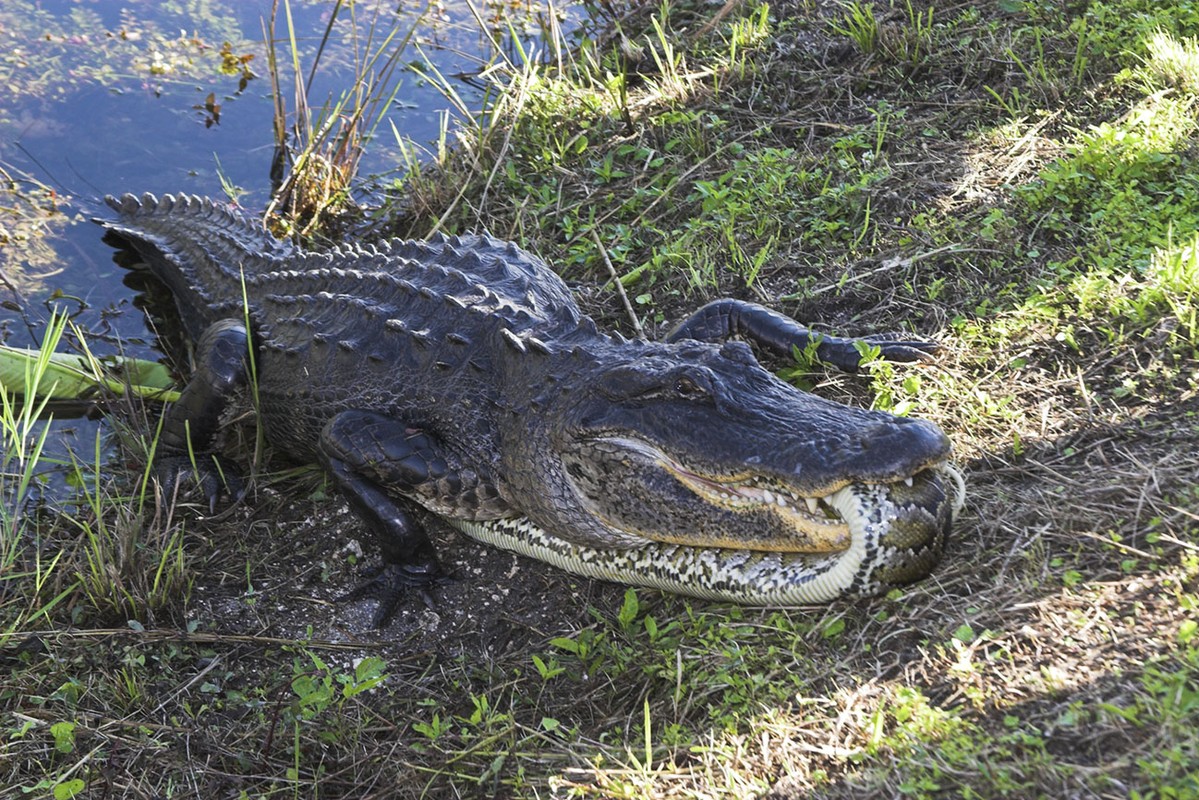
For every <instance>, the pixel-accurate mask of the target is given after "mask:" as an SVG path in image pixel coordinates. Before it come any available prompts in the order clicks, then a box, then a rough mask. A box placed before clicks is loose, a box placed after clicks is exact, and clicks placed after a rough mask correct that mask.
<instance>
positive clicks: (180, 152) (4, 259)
mask: <svg viewBox="0 0 1199 800" xmlns="http://www.w3.org/2000/svg"><path fill="white" fill-rule="evenodd" d="M518 8H519V9H520V10H519V11H517V12H512V11H511V9H512V6H509V5H507V4H501V5H500V6H495V7H490V6H484V7H483V11H482V12H481V13H482V14H483V15H484V16H485V17H486V16H488V15H491V16H493V17H495V18H496V19H498V18H499V15H500V14H506V15H507V16H508V18H510V19H512V21H513V23H514V27H513V29H514V30H518V31H524V32H527V33H528V35H529V37H530V39H527V40H526V41H525V42H524V44H525V45H528V44H529V43H530V41H531V37H533V36H534V35H535V32H536V30H537V18H538V13H539V12H538V11H537V10H536V9H535V8H533V7H532V6H524V5H519V6H518ZM335 9H336V10H337V14H336V17H334V11H335ZM496 9H499V10H496ZM505 9H507V10H505ZM286 10H287V9H285V8H284V4H283V3H282V2H280V3H279V5H278V15H277V20H276V23H275V27H274V36H275V37H276V39H277V45H276V52H277V54H278V58H279V60H280V62H281V63H282V64H284V65H286V68H285V69H283V70H282V76H283V81H284V84H283V85H284V87H285V88H284V92H283V94H284V96H285V97H286V98H287V100H288V109H289V111H290V110H291V109H292V108H293V107H294V106H293V103H292V92H291V88H290V87H291V83H292V82H293V78H292V71H291V64H292V52H291V50H292V48H291V43H290V40H289V35H288V24H287V17H286V13H285V12H286ZM289 10H290V16H291V23H292V29H293V30H294V32H295V42H296V44H297V49H298V55H299V60H300V63H301V70H302V71H304V72H306V71H307V70H308V66H309V65H310V64H311V63H312V61H313V59H314V57H315V56H316V53H317V50H318V47H319V46H320V44H321V42H322V37H323V35H324V34H325V31H326V28H327V27H329V23H330V19H331V18H333V20H334V24H333V26H332V28H331V34H330V36H329V39H328V43H327V45H326V46H325V48H324V50H323V52H322V53H321V59H320V67H321V68H320V71H319V72H318V73H317V75H316V78H315V80H314V81H313V84H312V86H311V89H310V91H309V94H308V98H309V104H310V105H311V106H313V107H319V106H320V105H321V104H322V103H324V102H325V101H326V100H328V99H329V98H334V99H336V97H337V96H338V95H340V94H341V93H342V92H344V91H345V90H347V89H348V88H349V87H351V86H352V85H353V75H354V69H353V65H354V49H355V47H356V46H357V47H358V48H359V49H360V50H366V49H368V48H367V45H368V43H369V40H368V36H369V35H370V31H371V30H372V24H373V30H374V39H373V47H375V48H376V49H377V48H378V43H379V42H380V41H381V40H383V39H384V37H385V36H386V35H387V34H389V33H391V32H392V31H393V28H394V30H395V31H396V38H395V40H394V42H396V43H399V42H402V41H404V40H405V38H406V36H407V34H408V33H409V32H411V34H412V35H411V38H410V39H409V40H408V41H407V43H406V49H405V50H404V52H403V54H402V56H401V57H400V59H399V60H400V63H401V64H404V65H408V64H414V63H415V64H419V65H422V66H423V68H424V70H425V72H426V74H429V65H432V67H434V68H435V69H436V70H437V71H439V72H440V73H441V74H442V75H445V76H459V75H464V74H467V75H469V74H473V73H475V72H477V71H478V70H479V69H480V67H481V66H482V65H484V64H486V62H487V61H488V60H490V59H491V58H492V53H491V52H490V50H491V45H490V43H489V42H490V40H489V38H488V37H487V36H485V35H483V33H482V32H481V30H480V26H479V24H478V22H477V21H476V20H475V18H474V16H473V15H472V14H471V13H470V11H469V7H468V6H467V5H466V4H465V3H464V2H462V0H454V1H453V2H450V3H444V4H432V5H429V6H413V7H411V8H409V7H408V6H407V5H406V4H405V3H399V4H398V9H397V3H395V2H390V3H377V2H363V1H362V0H359V2H356V3H354V4H353V5H352V6H351V7H349V8H347V7H344V6H340V7H339V6H338V4H337V3H335V2H332V0H325V1H324V2H317V1H315V0H291V2H290V4H289ZM271 12H272V3H271V2H270V0H170V1H169V2H161V0H42V1H41V2H5V3H3V4H2V5H0V170H2V171H3V174H0V179H3V180H2V181H0V182H2V183H3V184H4V186H2V187H0V271H2V272H0V277H2V278H3V280H2V281H0V301H3V302H4V303H5V307H4V308H0V341H4V342H5V343H7V344H10V345H16V346H28V345H30V344H33V343H34V342H35V339H36V336H37V335H39V332H38V331H36V330H32V331H31V330H30V329H29V328H30V325H29V324H28V322H27V320H26V319H24V318H23V316H22V314H20V313H18V311H17V308H18V306H23V307H24V308H25V309H27V311H28V317H29V320H30V321H32V322H33V323H34V325H35V326H36V323H37V322H38V321H40V320H41V319H44V317H45V312H46V305H47V302H46V300H47V298H48V297H50V295H51V293H52V292H58V293H60V294H62V295H66V296H67V297H68V298H75V299H71V300H63V301H57V302H59V303H60V304H61V305H62V306H63V307H64V308H65V309H66V310H67V311H68V312H76V311H80V310H81V309H82V311H81V313H80V314H79V316H78V320H79V322H81V323H82V324H83V325H84V326H85V327H86V328H88V329H92V330H95V331H99V332H101V333H104V332H109V333H111V335H112V337H113V341H112V342H110V344H115V338H116V337H118V336H119V337H120V339H121V341H122V343H124V344H126V345H130V344H131V345H132V347H133V350H134V351H135V352H137V351H138V350H139V348H140V347H141V343H142V342H145V341H148V338H149V337H148V336H147V335H146V331H145V327H144V323H143V321H142V316H141V314H140V313H138V312H136V311H133V312H128V311H126V312H125V313H113V312H114V311H117V310H120V309H128V307H129V303H130V300H131V297H132V294H133V293H132V292H131V291H130V290H129V289H127V288H126V287H125V286H124V285H123V284H122V280H121V279H122V276H123V273H124V271H123V270H121V269H120V268H118V267H117V266H116V265H115V264H113V263H112V249H111V248H109V247H107V246H106V245H104V244H103V243H102V242H101V240H100V230H99V228H97V227H96V226H95V225H92V224H91V223H90V222H88V219H89V218H90V217H92V216H94V215H96V214H98V213H102V211H103V210H104V207H103V203H102V202H101V200H100V198H102V197H103V196H104V195H105V194H121V193H123V192H135V193H141V192H145V191H150V192H155V193H159V194H161V193H165V192H173V193H179V192H187V193H195V194H201V195H211V196H221V195H222V194H223V193H225V192H226V188H227V187H235V192H236V194H237V195H238V201H239V202H240V203H241V204H242V205H243V206H245V207H246V208H248V209H251V210H260V209H262V208H263V207H264V206H265V205H266V203H267V202H268V201H269V195H270V191H271V180H270V170H271V164H272V159H273V156H274V148H273V133H272V130H273V129H272V113H273V106H272V101H271V82H270V80H269V77H268V58H267V51H268V48H267V45H266V43H265V41H264V38H265V37H264V31H265V30H267V28H268V26H269V24H270V19H271ZM500 30H504V31H507V30H509V28H508V26H507V23H506V22H505V23H504V24H503V25H502V27H501V28H500ZM499 38H500V37H497V39H499ZM501 42H503V40H502V39H501ZM506 44H507V46H509V47H510V46H511V43H510V42H508V43H506ZM395 46H398V45H396V44H393V45H392V47H395ZM501 46H504V43H502V44H501ZM451 80H452V79H451ZM396 81H397V83H398V87H399V88H398V91H397V93H396V100H395V103H394V104H393V105H392V106H391V108H390V109H389V111H388V112H387V113H386V115H385V116H384V118H383V119H382V123H381V124H380V125H379V126H378V127H377V129H376V130H377V133H378V135H377V136H376V137H375V138H374V139H373V140H372V141H371V142H370V143H369V144H368V146H367V148H366V156H365V158H364V160H363V164H362V168H361V173H362V174H371V175H379V176H382V177H381V180H384V181H385V180H386V179H387V175H388V173H391V174H393V175H394V174H395V172H396V170H397V169H398V167H399V165H400V164H401V163H402V159H401V157H400V149H399V145H398V144H397V141H396V138H397V137H396V133H398V135H399V136H400V137H402V138H404V139H407V140H409V141H411V142H412V143H415V145H416V146H417V148H421V147H425V146H429V145H430V143H431V142H434V141H435V140H436V139H437V138H438V136H439V134H440V131H441V127H442V125H443V118H444V116H445V115H446V114H447V113H449V108H450V103H449V102H448V101H447V100H446V98H445V96H444V95H443V94H442V92H441V91H439V90H438V88H437V87H436V86H434V85H433V84H432V83H431V82H429V81H426V80H423V79H421V77H420V76H419V75H418V74H417V73H415V72H413V71H406V70H401V71H397V73H396ZM452 83H453V86H454V89H455V91H457V92H458V93H459V95H460V96H461V97H462V99H463V100H464V101H465V103H466V104H467V105H468V106H478V105H480V104H481V103H482V96H481V90H480V89H478V88H476V87H474V86H472V85H471V84H470V83H469V82H466V81H462V80H452ZM214 106H219V116H218V114H214ZM393 128H394V131H395V133H393ZM100 338H101V341H103V340H104V339H105V338H106V337H104V336H101V337H100ZM97 349H98V350H100V351H102V352H110V351H111V348H108V347H105V346H104V345H103V344H99V345H98V346H97Z"/></svg>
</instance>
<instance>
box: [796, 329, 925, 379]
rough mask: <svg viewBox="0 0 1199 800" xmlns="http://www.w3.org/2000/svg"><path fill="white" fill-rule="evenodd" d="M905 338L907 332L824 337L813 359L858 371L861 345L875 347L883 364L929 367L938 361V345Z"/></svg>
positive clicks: (838, 367) (860, 363) (850, 370)
mask: <svg viewBox="0 0 1199 800" xmlns="http://www.w3.org/2000/svg"><path fill="white" fill-rule="evenodd" d="M907 336H908V334H906V333H876V334H871V335H870V336H862V337H860V338H857V339H847V338H841V337H839V336H826V337H824V338H823V339H822V340H821V341H820V344H818V345H817V347H816V356H817V358H819V359H820V360H821V361H822V362H824V363H826V364H831V365H832V366H834V367H836V368H837V369H840V370H843V371H845V372H857V371H858V369H859V368H860V367H861V365H862V354H861V352H859V350H858V343H859V342H860V343H861V344H864V345H866V346H868V347H877V348H878V349H879V355H878V357H879V358H880V359H881V360H883V361H896V362H908V363H910V362H921V363H924V364H931V363H932V362H934V361H936V360H937V359H936V355H935V354H936V353H937V352H938V351H939V350H940V349H941V345H940V344H938V343H936V342H925V341H920V340H918V339H908V338H907Z"/></svg>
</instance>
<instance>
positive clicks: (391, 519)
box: [320, 410, 478, 627]
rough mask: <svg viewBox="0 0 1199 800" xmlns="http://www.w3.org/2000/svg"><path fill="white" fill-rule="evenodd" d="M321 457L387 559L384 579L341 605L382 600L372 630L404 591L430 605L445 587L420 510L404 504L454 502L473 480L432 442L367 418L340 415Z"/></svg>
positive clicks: (324, 439) (385, 420) (324, 437)
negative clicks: (431, 592)
mask: <svg viewBox="0 0 1199 800" xmlns="http://www.w3.org/2000/svg"><path fill="white" fill-rule="evenodd" d="M320 449H321V459H322V461H323V463H324V464H325V466H326V467H327V468H328V470H329V472H330V473H331V474H332V475H333V479H334V480H335V481H336V483H337V485H338V487H339V488H340V489H341V490H342V492H343V493H344V494H345V496H346V498H347V499H348V500H349V503H350V505H351V506H352V507H353V508H354V510H355V511H356V512H358V514H359V515H360V516H361V517H362V518H363V519H364V520H365V521H366V523H367V525H368V527H369V528H370V529H371V531H372V533H374V535H375V538H376V539H377V540H378V542H379V546H380V549H381V550H382V553H383V562H384V566H383V569H382V570H381V571H380V573H379V574H378V575H376V576H375V577H374V578H373V579H372V580H371V581H369V582H367V583H366V584H364V585H362V586H360V587H358V588H357V589H355V590H353V591H351V592H350V593H349V594H348V595H346V596H345V597H343V598H341V599H343V600H356V599H360V598H362V597H374V598H375V599H377V600H378V601H379V607H378V608H377V609H376V611H375V615H374V618H373V620H372V624H373V625H374V626H375V627H382V626H383V624H384V623H386V622H387V620H388V618H389V617H390V616H391V615H392V613H393V612H394V611H395V609H396V606H397V605H398V604H399V601H400V598H401V597H402V596H403V595H404V594H405V593H406V591H407V590H409V589H416V590H418V591H420V592H422V594H423V595H425V596H426V598H427V589H428V587H429V586H430V585H432V584H434V583H437V582H440V581H442V580H445V577H444V575H443V573H442V571H441V567H440V565H439V564H438V563H437V557H436V554H435V553H434V551H433V544H432V542H430V541H429V537H428V534H426V532H425V529H424V526H423V525H422V524H421V523H420V522H419V521H418V520H417V519H416V517H415V515H414V513H413V512H414V511H415V506H416V502H415V501H413V500H410V499H406V498H408V497H422V496H427V497H429V498H430V499H432V498H435V497H446V496H452V495H454V494H456V493H458V492H460V491H462V489H463V484H464V482H465V483H470V480H469V478H470V476H469V475H466V476H463V475H460V474H459V472H458V471H457V470H455V469H454V468H453V467H452V466H451V464H450V462H449V461H448V460H447V458H446V456H445V455H444V454H443V453H442V452H441V450H442V449H441V447H440V445H439V444H438V443H437V442H436V440H435V439H434V438H433V437H432V436H430V435H428V434H427V433H425V432H424V431H421V430H418V429H413V428H410V427H408V426H406V425H405V424H403V423H402V422H399V421H397V420H394V419H392V418H390V417H387V416H384V415H382V414H377V413H374V412H370V411H357V410H350V411H343V412H341V413H340V414H338V415H337V416H336V417H334V418H333V419H332V420H330V422H329V423H328V424H327V425H326V426H325V429H324V431H323V432H322V433H321V441H320ZM467 488H468V490H469V489H471V488H478V487H473V486H468V487H467ZM397 495H401V497H397Z"/></svg>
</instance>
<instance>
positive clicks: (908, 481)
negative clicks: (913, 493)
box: [903, 475, 912, 486]
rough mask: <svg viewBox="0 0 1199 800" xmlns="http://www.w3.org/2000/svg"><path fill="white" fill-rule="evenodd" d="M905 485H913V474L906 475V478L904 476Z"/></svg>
mask: <svg viewBox="0 0 1199 800" xmlns="http://www.w3.org/2000/svg"><path fill="white" fill-rule="evenodd" d="M903 485H904V486H911V485H912V476H911V475H909V476H908V477H906V478H904V479H903Z"/></svg>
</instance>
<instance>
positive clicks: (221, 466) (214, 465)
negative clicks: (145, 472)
mask: <svg viewBox="0 0 1199 800" xmlns="http://www.w3.org/2000/svg"><path fill="white" fill-rule="evenodd" d="M154 476H155V477H156V478H157V479H158V484H159V486H160V487H162V493H163V495H164V496H166V497H171V496H172V495H174V494H175V491H176V489H177V488H179V483H180V481H186V480H188V479H192V480H194V481H195V482H196V483H197V484H198V485H199V487H200V491H201V492H203V494H204V499H205V500H207V501H208V513H209V514H213V513H216V504H217V501H218V500H219V499H220V498H221V495H222V494H228V495H229V497H230V498H231V499H232V500H233V502H234V503H240V502H241V501H242V499H243V498H245V496H246V484H245V481H243V480H242V479H241V476H240V475H238V473H237V470H236V469H235V468H234V466H233V465H232V464H231V463H230V462H229V461H228V460H226V459H224V458H222V457H221V456H218V455H212V454H201V455H198V456H197V457H196V460H195V464H194V465H193V464H192V460H191V458H190V457H188V456H186V455H171V456H163V457H161V458H159V459H157V460H156V462H155V464H154ZM222 489H223V490H224V491H222Z"/></svg>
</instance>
